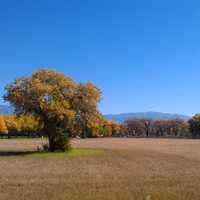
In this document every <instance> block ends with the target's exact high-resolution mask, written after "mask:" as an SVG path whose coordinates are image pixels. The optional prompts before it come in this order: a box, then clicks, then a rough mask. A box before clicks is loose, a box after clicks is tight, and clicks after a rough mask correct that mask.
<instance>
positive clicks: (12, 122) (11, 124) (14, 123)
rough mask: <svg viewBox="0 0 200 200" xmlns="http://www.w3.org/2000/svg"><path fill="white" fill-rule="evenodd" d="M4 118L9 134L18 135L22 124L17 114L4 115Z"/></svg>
mask: <svg viewBox="0 0 200 200" xmlns="http://www.w3.org/2000/svg"><path fill="white" fill-rule="evenodd" d="M4 119H5V124H6V127H7V130H8V136H11V135H17V134H18V133H19V132H20V125H19V122H18V118H17V116H15V115H10V116H4Z"/></svg>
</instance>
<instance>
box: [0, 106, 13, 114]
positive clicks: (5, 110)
mask: <svg viewBox="0 0 200 200" xmlns="http://www.w3.org/2000/svg"><path fill="white" fill-rule="evenodd" d="M13 111H14V109H13V108H12V107H11V106H7V105H0V114H2V115H10V114H12V113H13Z"/></svg>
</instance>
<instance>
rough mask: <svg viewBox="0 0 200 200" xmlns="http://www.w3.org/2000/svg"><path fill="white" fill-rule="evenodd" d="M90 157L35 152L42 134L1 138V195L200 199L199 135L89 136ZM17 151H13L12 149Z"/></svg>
mask: <svg viewBox="0 0 200 200" xmlns="http://www.w3.org/2000/svg"><path fill="white" fill-rule="evenodd" d="M72 144H73V146H74V147H78V148H81V149H82V148H91V149H102V150H98V151H97V152H99V151H100V152H101V153H97V154H95V153H94V154H93V153H92V154H88V155H87V154H86V156H81V154H77V156H56V155H55V156H51V155H49V156H42V155H41V156H40V155H39V154H38V155H37V156H35V155H34V154H24V155H23V154H21V153H20V154H16V153H12V152H13V151H15V152H19V151H24V152H27V151H34V150H36V149H37V146H39V145H41V140H40V139H15V140H0V152H1V153H0V200H26V199H27V200H47V199H48V200H55V199H56V200H78V199H80V200H87V199H90V200H102V199H107V200H110V199H111V200H132V199H136V200H154V199H155V200H159V199H162V200H186V199H187V200H199V199H200V171H199V170H200V140H178V139H125V138H113V139H112V138H106V139H85V140H73V141H72ZM9 151H12V152H9Z"/></svg>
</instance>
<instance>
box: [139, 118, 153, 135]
mask: <svg viewBox="0 0 200 200" xmlns="http://www.w3.org/2000/svg"><path fill="white" fill-rule="evenodd" d="M141 122H142V123H143V124H144V127H145V133H146V137H149V135H150V128H151V123H152V119H148V118H146V119H141Z"/></svg>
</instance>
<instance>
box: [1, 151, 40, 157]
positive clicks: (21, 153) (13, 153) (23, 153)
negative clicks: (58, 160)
mask: <svg viewBox="0 0 200 200" xmlns="http://www.w3.org/2000/svg"><path fill="white" fill-rule="evenodd" d="M35 153H38V152H37V151H0V157H11V156H26V155H33V154H35Z"/></svg>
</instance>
